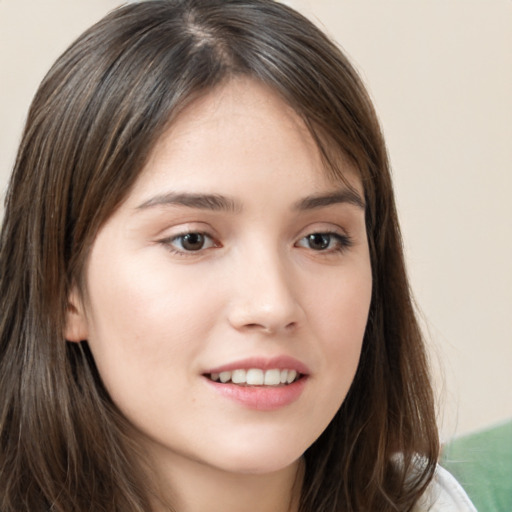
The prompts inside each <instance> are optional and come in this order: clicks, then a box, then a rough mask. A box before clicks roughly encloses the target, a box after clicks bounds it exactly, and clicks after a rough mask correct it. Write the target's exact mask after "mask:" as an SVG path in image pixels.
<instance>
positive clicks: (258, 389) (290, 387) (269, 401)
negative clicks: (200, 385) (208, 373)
mask: <svg viewBox="0 0 512 512" xmlns="http://www.w3.org/2000/svg"><path fill="white" fill-rule="evenodd" d="M204 378H205V380H206V382H207V383H208V384H209V385H210V386H212V387H213V389H214V390H215V391H216V392H217V393H219V394H221V395H223V396H225V397H227V398H229V399H231V400H233V401H235V402H238V403H239V404H241V405H243V406H245V407H247V408H249V409H255V410H258V411H275V410H277V409H281V408H282V407H286V406H287V405H290V404H292V403H293V402H295V401H296V400H298V398H299V397H300V395H301V394H302V391H303V390H304V386H305V384H306V381H307V377H305V376H302V377H301V378H300V379H299V380H296V381H295V382H293V383H292V384H287V385H286V386H239V385H237V384H222V383H220V382H214V381H212V380H210V379H208V377H204Z"/></svg>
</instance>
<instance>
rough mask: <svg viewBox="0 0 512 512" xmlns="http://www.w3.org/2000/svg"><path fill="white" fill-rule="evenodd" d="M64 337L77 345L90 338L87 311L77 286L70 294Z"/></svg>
mask: <svg viewBox="0 0 512 512" xmlns="http://www.w3.org/2000/svg"><path fill="white" fill-rule="evenodd" d="M64 337H65V338H66V340H67V341H72V342H75V343H78V342H80V341H83V340H86V339H87V338H88V337H89V332H88V328H87V318H86V316H85V310H84V307H83V303H82V299H81V298H80V294H79V293H78V289H77V288H76V286H73V289H72V290H71V293H70V294H69V299H68V306H67V310H66V325H65V327H64Z"/></svg>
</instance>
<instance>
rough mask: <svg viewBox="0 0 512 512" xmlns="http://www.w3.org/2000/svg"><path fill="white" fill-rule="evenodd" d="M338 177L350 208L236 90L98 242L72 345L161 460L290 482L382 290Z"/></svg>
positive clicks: (216, 101) (244, 84)
mask: <svg viewBox="0 0 512 512" xmlns="http://www.w3.org/2000/svg"><path fill="white" fill-rule="evenodd" d="M343 165H344V166H345V177H346V178H347V180H348V181H349V182H350V183H351V184H352V185H353V187H354V188H355V190H356V191H358V193H357V194H356V193H354V192H350V191H349V190H348V189H347V188H346V186H344V185H343V184H342V183H340V182H334V181H332V180H331V179H329V178H328V177H327V173H326V172H325V170H324V167H323V165H322V161H321V158H320V155H319V151H318V149H317V147H316V145H315V144H314V142H313V140H312V138H311V136H310V134H309V132H308V131H307V129H306V127H305V126H304V124H303V122H302V121H301V119H300V118H299V117H298V116H297V115H296V114H295V113H294V112H293V111H292V110H291V109H290V108H289V107H288V106H287V105H286V104H285V103H284V102H283V101H282V100H281V99H280V98H279V97H278V96H277V95H276V94H275V93H274V92H272V91H271V90H270V89H268V88H266V87H265V86H263V85H261V84H258V83H256V82H255V81H251V80H250V79H236V80H233V81H231V82H229V83H228V84H227V85H224V86H222V87H220V88H218V89H216V90H215V91H213V92H211V93H209V94H208V95H207V96H205V97H203V98H202V99H200V100H198V101H196V102H194V103H193V104H192V105H190V106H189V107H188V108H187V109H186V110H185V111H184V112H183V113H181V114H180V116H179V117H178V119H177V120H176V121H175V122H174V123H173V124H172V126H171V128H170V129H169V130H168V131H167V132H166V133H165V135H164V136H163V137H162V138H161V140H160V141H159V142H158V144H157V146H156V148H155V150H154V152H153V153H152V155H151V157H150V159H149V161H148V163H147V165H146V167H145V169H144V170H143V172H142V173H141V176H140V178H139V179H138V181H137V182H136V184H135V186H134V188H133V189H132V191H131V193H130V194H129V196H128V197H127V198H126V200H125V202H124V203H123V204H122V205H121V206H120V208H119V209H118V210H117V211H116V212H115V213H114V214H113V215H112V216H111V217H110V218H109V220H108V221H107V222H106V224H105V225H104V226H103V227H102V229H101V230H100V232H99V233H98V235H97V238H96V240H95V242H94V245H93V247H92V251H91V254H90V257H89V260H88V263H87V266H86V280H85V282H86V287H87V293H86V294H84V296H86V297H87V300H86V302H85V303H81V302H80V299H79V298H78V294H77V293H73V294H72V297H71V301H72V302H73V303H74V305H75V306H76V311H75V312H72V313H70V315H69V319H68V325H67V333H66V334H67V335H68V339H71V340H74V341H78V340H79V339H84V338H86V339H88V341H89V345H90V348H91V351H92V353H93V356H94V359H95V361H96V364H97V367H98V370H99V373H100V375H101V377H102V379H103V382H104V384H105V386H106V389H107V390H108V392H109V393H110V395H111V397H112V400H113V401H114V402H115V403H116V404H117V406H118V407H119V409H120V410H121V411H122V412H123V413H124V415H125V416H126V418H127V419H128V420H129V421H130V422H131V424H132V425H133V426H134V427H135V428H136V431H137V432H138V433H139V434H140V439H141V440H142V443H143V444H144V445H145V447H147V449H148V453H150V454H151V455H152V456H153V457H155V458H156V459H158V461H159V462H161V463H163V464H167V463H172V464H178V463H179V462H180V461H182V462H186V463H192V464H206V465H208V466H209V467H210V468H211V467H213V468H218V469H222V470H227V471H233V472H239V473H264V472H270V471H275V470H279V469H281V468H285V467H288V466H290V465H292V463H293V462H294V461H296V460H297V459H298V458H299V457H300V456H301V454H302V453H303V452H304V451H305V450H306V449H307V448H308V447H309V446H310V445H311V444H312V443H313V441H314V440H315V439H316V438H317V437H318V436H319V435H320V434H321V433H322V431H323V430H324V429H325V428H326V426H327V425H328V423H329V422H330V421H331V419H332V418H333V416H334V414H335V413H336V411H337V410H338V409H339V407H340V405H341V404H342V402H343V400H344V398H345V396H346V394H347V391H348V389H349V387H350V385H351V383H352V380H353V377H354V374H355V371H356V368H357V365H358V361H359V356H360V351H361V344H362V339H363V333H364V330H365V325H366V321H367V315H368V309H369V304H370V296H371V288H372V282H371V270H370V259H369V252H368V244H367V238H366V230H365V216H364V205H363V200H362V197H363V190H362V186H361V183H360V181H359V179H358V177H357V174H356V172H355V171H354V170H353V169H352V168H351V166H350V164H348V163H345V164H343ZM290 381H291V382H290Z"/></svg>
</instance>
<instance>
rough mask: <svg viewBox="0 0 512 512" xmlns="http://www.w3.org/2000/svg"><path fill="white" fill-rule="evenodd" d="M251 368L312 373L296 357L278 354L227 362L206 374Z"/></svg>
mask: <svg viewBox="0 0 512 512" xmlns="http://www.w3.org/2000/svg"><path fill="white" fill-rule="evenodd" d="M251 368H259V369H261V370H273V369H278V370H295V371H297V372H298V373H301V374H302V375H308V374H309V373H310V370H309V368H308V367H307V366H306V365H305V364H304V363H302V362H301V361H299V360H298V359H295V358H294V357H290V356H278V357H272V358H267V357H249V358H247V359H240V360H238V361H233V362H232V363H227V364H224V365H222V366H216V367H215V368H210V369H209V370H207V371H205V372H204V373H205V374H210V373H221V372H231V371H233V370H250V369H251Z"/></svg>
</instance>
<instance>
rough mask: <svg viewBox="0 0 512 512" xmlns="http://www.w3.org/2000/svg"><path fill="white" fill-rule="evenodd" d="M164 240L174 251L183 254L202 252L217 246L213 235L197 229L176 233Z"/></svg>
mask: <svg viewBox="0 0 512 512" xmlns="http://www.w3.org/2000/svg"><path fill="white" fill-rule="evenodd" d="M162 242H163V243H164V244H165V245H166V246H167V247H168V248H169V249H170V250H172V251H173V252H175V253H181V254H186V253H192V252H200V251H203V250H205V249H210V248H211V247H217V244H216V242H215V241H214V240H213V239H212V237H211V236H209V235H207V234H206V233H198V232H195V231H191V232H189V233H183V234H181V235H176V236H174V237H172V238H167V239H165V240H162Z"/></svg>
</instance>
